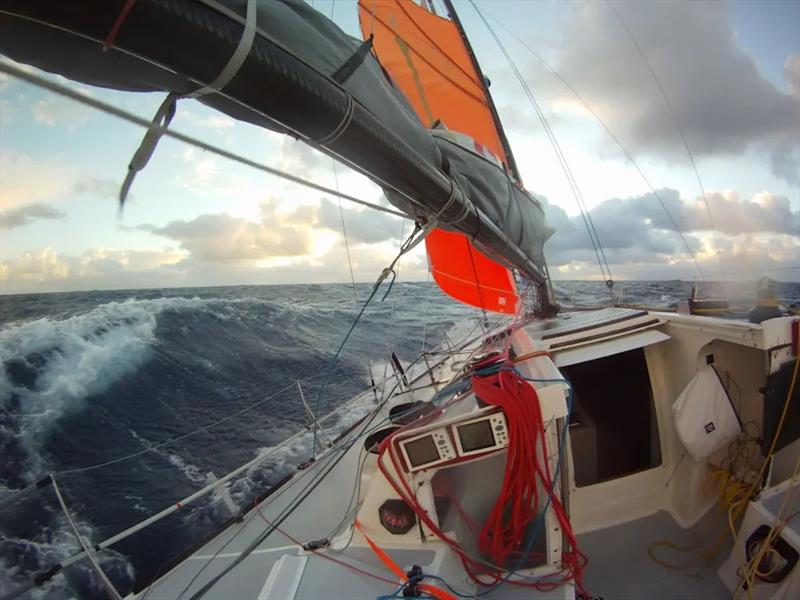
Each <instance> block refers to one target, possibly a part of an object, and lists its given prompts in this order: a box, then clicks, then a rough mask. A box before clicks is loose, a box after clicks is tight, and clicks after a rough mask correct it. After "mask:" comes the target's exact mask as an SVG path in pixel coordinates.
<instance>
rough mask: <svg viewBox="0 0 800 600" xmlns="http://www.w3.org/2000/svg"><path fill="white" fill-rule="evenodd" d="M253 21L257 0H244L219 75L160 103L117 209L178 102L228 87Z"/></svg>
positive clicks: (252, 35)
mask: <svg viewBox="0 0 800 600" xmlns="http://www.w3.org/2000/svg"><path fill="white" fill-rule="evenodd" d="M257 21H258V2H257V0H247V16H246V20H245V23H244V30H243V31H242V37H241V38H240V39H239V44H238V45H237V46H236V50H234V52H233V54H232V55H231V57H230V59H229V60H228V62H227V63H226V64H225V67H223V69H222V71H220V72H219V75H217V76H216V77H215V78H214V81H212V82H211V83H209V84H207V85H204V86H203V87H201V88H199V89H197V90H195V91H193V92H190V93H189V94H177V93H175V92H172V93H170V94H168V95H167V97H166V98H165V99H164V101H163V102H162V103H161V106H159V107H158V111H156V115H155V116H154V117H153V121H152V122H151V125H150V127H149V128H148V129H147V132H146V133H145V134H144V137H143V138H142V142H141V144H139V147H138V148H137V149H136V152H135V153H134V154H133V158H132V159H131V162H130V164H129V165H128V174H127V176H126V177H125V181H124V182H123V183H122V187H121V188H120V190H119V205H120V209H122V207H123V206H124V205H125V200H126V199H127V197H128V192H130V189H131V185H132V184H133V180H134V178H135V177H136V174H137V173H138V172H139V171H141V170H142V169H144V168H145V166H147V163H148V162H149V161H150V158H151V157H152V156H153V152H155V149H156V146H158V142H159V141H160V140H161V137H162V136H163V135H164V131H165V130H166V129H167V128H168V127H169V124H170V123H171V122H172V119H173V117H174V116H175V111H176V108H177V102H178V100H180V99H181V98H198V97H200V96H203V95H205V94H213V93H215V92H219V91H220V90H222V89H223V88H224V87H225V86H226V85H228V83H230V81H231V79H233V78H234V77H235V76H236V73H238V72H239V69H241V68H242V65H243V64H244V61H245V60H246V59H247V57H248V55H249V54H250V50H251V48H252V47H253V40H255V37H256V24H257Z"/></svg>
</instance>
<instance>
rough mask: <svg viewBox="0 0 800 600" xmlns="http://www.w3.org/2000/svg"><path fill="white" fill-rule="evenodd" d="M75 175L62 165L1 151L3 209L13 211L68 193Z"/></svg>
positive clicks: (0, 203) (0, 167) (0, 185)
mask: <svg viewBox="0 0 800 600" xmlns="http://www.w3.org/2000/svg"><path fill="white" fill-rule="evenodd" d="M71 185H72V174H71V173H70V172H69V171H68V170H67V169H66V168H65V167H64V165H63V164H59V163H48V162H45V161H39V160H34V159H32V158H31V157H30V156H28V155H27V154H20V153H17V152H6V151H3V152H0V207H2V208H3V210H10V209H12V208H16V207H18V206H23V205H26V204H35V203H37V202H41V201H43V200H49V199H52V198H56V197H58V196H59V195H61V194H63V193H65V192H67V191H69V189H70V186H71Z"/></svg>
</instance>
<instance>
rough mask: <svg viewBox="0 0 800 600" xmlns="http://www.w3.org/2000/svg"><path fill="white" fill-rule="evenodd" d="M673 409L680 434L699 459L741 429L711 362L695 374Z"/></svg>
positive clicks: (723, 443)
mask: <svg viewBox="0 0 800 600" xmlns="http://www.w3.org/2000/svg"><path fill="white" fill-rule="evenodd" d="M672 410H673V411H674V412H675V427H676V429H677V431H678V437H679V438H680V439H681V441H682V442H683V445H684V446H686V450H687V451H688V452H689V454H691V455H692V456H693V457H694V458H696V459H698V460H702V459H704V458H706V457H707V456H710V455H711V454H713V453H714V452H716V451H717V450H719V449H720V448H722V447H724V446H726V445H728V444H729V443H731V442H732V441H733V440H734V439H735V438H736V436H737V435H739V433H740V432H741V430H742V424H741V422H740V421H739V416H738V415H737V414H736V411H735V410H734V408H733V403H732V402H731V399H730V397H729V396H728V392H727V390H726V389H725V387H724V386H723V385H722V382H721V381H720V378H719V376H718V375H717V372H716V371H715V370H714V368H713V367H711V366H706V367H703V368H702V369H701V370H700V371H699V372H698V373H697V375H695V376H694V378H693V379H692V380H691V381H690V382H689V383H688V385H687V386H686V387H685V388H684V390H683V391H682V392H681V395H680V396H678V399H677V400H676V401H675V404H673V406H672Z"/></svg>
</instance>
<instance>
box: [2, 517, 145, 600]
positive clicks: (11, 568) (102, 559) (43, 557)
mask: <svg viewBox="0 0 800 600" xmlns="http://www.w3.org/2000/svg"><path fill="white" fill-rule="evenodd" d="M76 525H77V527H78V531H79V532H80V534H81V535H82V536H83V537H84V538H85V539H87V540H94V538H93V531H92V528H91V527H90V526H89V525H87V524H86V523H84V522H82V521H79V520H78V521H76ZM94 541H96V540H94ZM3 542H4V543H6V544H14V545H19V546H22V547H23V548H24V550H22V551H21V552H19V553H18V554H24V555H25V556H26V557H28V558H33V559H34V560H35V563H36V570H44V569H48V568H50V567H52V566H53V565H55V564H57V563H59V562H61V561H62V560H64V559H65V558H67V557H69V556H72V555H73V554H75V553H76V552H79V551H80V550H81V547H80V545H79V544H78V541H77V540H76V539H75V536H74V535H73V533H72V530H71V529H70V528H69V525H68V524H67V522H66V518H64V516H63V515H62V514H59V515H58V516H57V517H56V518H55V519H54V522H53V525H52V527H46V528H44V529H43V530H41V532H40V533H39V535H38V536H37V538H36V539H34V540H28V539H19V538H4V539H3ZM98 562H99V563H100V565H101V567H102V568H103V570H104V571H105V572H106V573H107V574H109V575H112V576H113V577H114V578H115V580H116V581H119V580H120V579H121V578H124V579H126V580H127V583H128V585H132V583H133V580H134V570H133V567H132V566H131V565H130V563H129V562H128V561H127V560H126V559H125V557H124V556H123V555H121V554H120V553H119V552H116V551H114V550H110V549H107V550H104V551H103V552H102V553H101V554H100V555H98ZM69 568H70V570H71V571H73V572H74V571H81V572H82V573H81V579H84V578H85V579H88V580H89V581H90V582H91V586H92V588H96V591H97V592H98V595H102V594H104V593H105V592H104V588H103V587H102V584H101V583H100V581H99V579H98V577H97V575H96V574H95V573H94V571H93V569H92V567H91V566H90V565H88V564H87V562H86V561H79V562H77V563H75V564H74V565H72V566H71V567H69ZM30 576H31V573H30V572H23V571H22V570H21V569H20V567H19V566H18V565H10V564H8V563H7V562H6V560H5V559H4V558H0V597H5V596H6V595H10V594H11V593H12V592H13V591H15V590H17V589H19V588H20V587H21V586H23V585H26V584H28V583H29V581H30ZM25 597H26V598H28V597H29V598H33V599H35V600H39V599H42V600H49V599H51V598H58V599H59V600H60V599H63V598H75V597H76V595H75V592H74V590H72V588H71V587H70V585H69V582H68V580H67V579H66V578H65V577H63V576H56V577H54V578H53V580H52V582H51V583H50V584H48V585H46V586H44V587H42V588H34V590H33V591H31V592H30V593H29V595H28V596H25Z"/></svg>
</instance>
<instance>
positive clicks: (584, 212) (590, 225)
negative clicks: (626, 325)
mask: <svg viewBox="0 0 800 600" xmlns="http://www.w3.org/2000/svg"><path fill="white" fill-rule="evenodd" d="M469 3H470V4H471V5H472V7H473V8H474V9H475V12H477V13H478V17H480V19H481V21H483V24H484V25H485V26H486V28H487V30H488V31H489V33H490V34H491V36H492V38H494V41H495V43H496V44H497V46H498V47H499V48H500V51H501V52H502V53H503V56H504V57H505V59H506V61H507V62H508V64H509V66H510V67H511V69H512V70H513V71H514V75H515V76H516V78H517V81H518V82H519V84H520V86H521V87H522V89H523V91H524V92H525V95H526V96H527V97H528V100H529V101H530V103H531V105H532V106H533V108H534V110H535V111H536V114H537V116H538V117H539V120H540V121H541V123H542V127H543V128H544V130H545V134H546V135H547V137H548V139H549V141H550V143H551V145H552V146H553V150H554V151H555V154H556V157H557V158H558V160H559V163H560V164H561V168H562V169H563V171H564V175H565V176H566V178H567V182H568V183H569V185H570V188H571V190H572V193H573V196H574V197H575V201H576V202H577V204H578V208H579V209H580V211H581V216H582V217H583V221H584V224H585V225H586V228H587V230H588V232H589V239H590V241H591V242H592V247H593V248H594V252H595V256H596V257H597V262H598V265H599V266H600V272H601V274H602V276H603V279H604V280H605V282H606V285H607V286H608V287H609V290H610V289H611V287H612V286H613V283H614V280H613V277H612V275H611V269H610V267H609V265H608V260H607V259H606V256H605V252H604V250H603V245H602V244H601V243H600V237H599V236H598V234H597V229H596V228H595V226H594V221H593V220H592V216H591V214H590V213H589V211H588V209H587V208H586V203H585V201H584V199H583V194H582V193H581V191H580V187H579V186H578V182H577V180H576V179H575V176H574V174H573V173H572V169H571V168H570V167H569V162H568V161H567V159H566V156H565V155H564V153H563V151H562V150H561V145H560V144H559V143H558V139H557V138H556V136H555V134H554V133H553V131H552V129H551V127H550V124H549V123H548V121H547V118H546V117H545V115H544V112H543V111H542V109H541V107H540V106H539V103H538V102H537V101H536V98H535V96H534V95H533V92H532V91H531V89H530V87H529V86H528V84H527V83H526V82H525V78H524V77H523V76H522V73H521V72H520V71H519V68H518V67H517V65H516V63H514V60H513V59H512V58H511V55H510V54H509V53H508V51H507V50H506V48H505V46H504V45H503V42H502V41H501V40H500V37H499V36H498V35H497V33H496V32H495V31H494V28H493V27H492V26H491V24H490V23H489V22H488V21H487V20H486V18H485V17H484V15H483V12H481V10H480V8H478V6H477V5H476V4H475V2H474V0H469ZM595 240H597V242H596V243H595ZM601 256H602V260H601ZM604 265H605V268H604ZM606 273H608V275H607V276H606Z"/></svg>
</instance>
